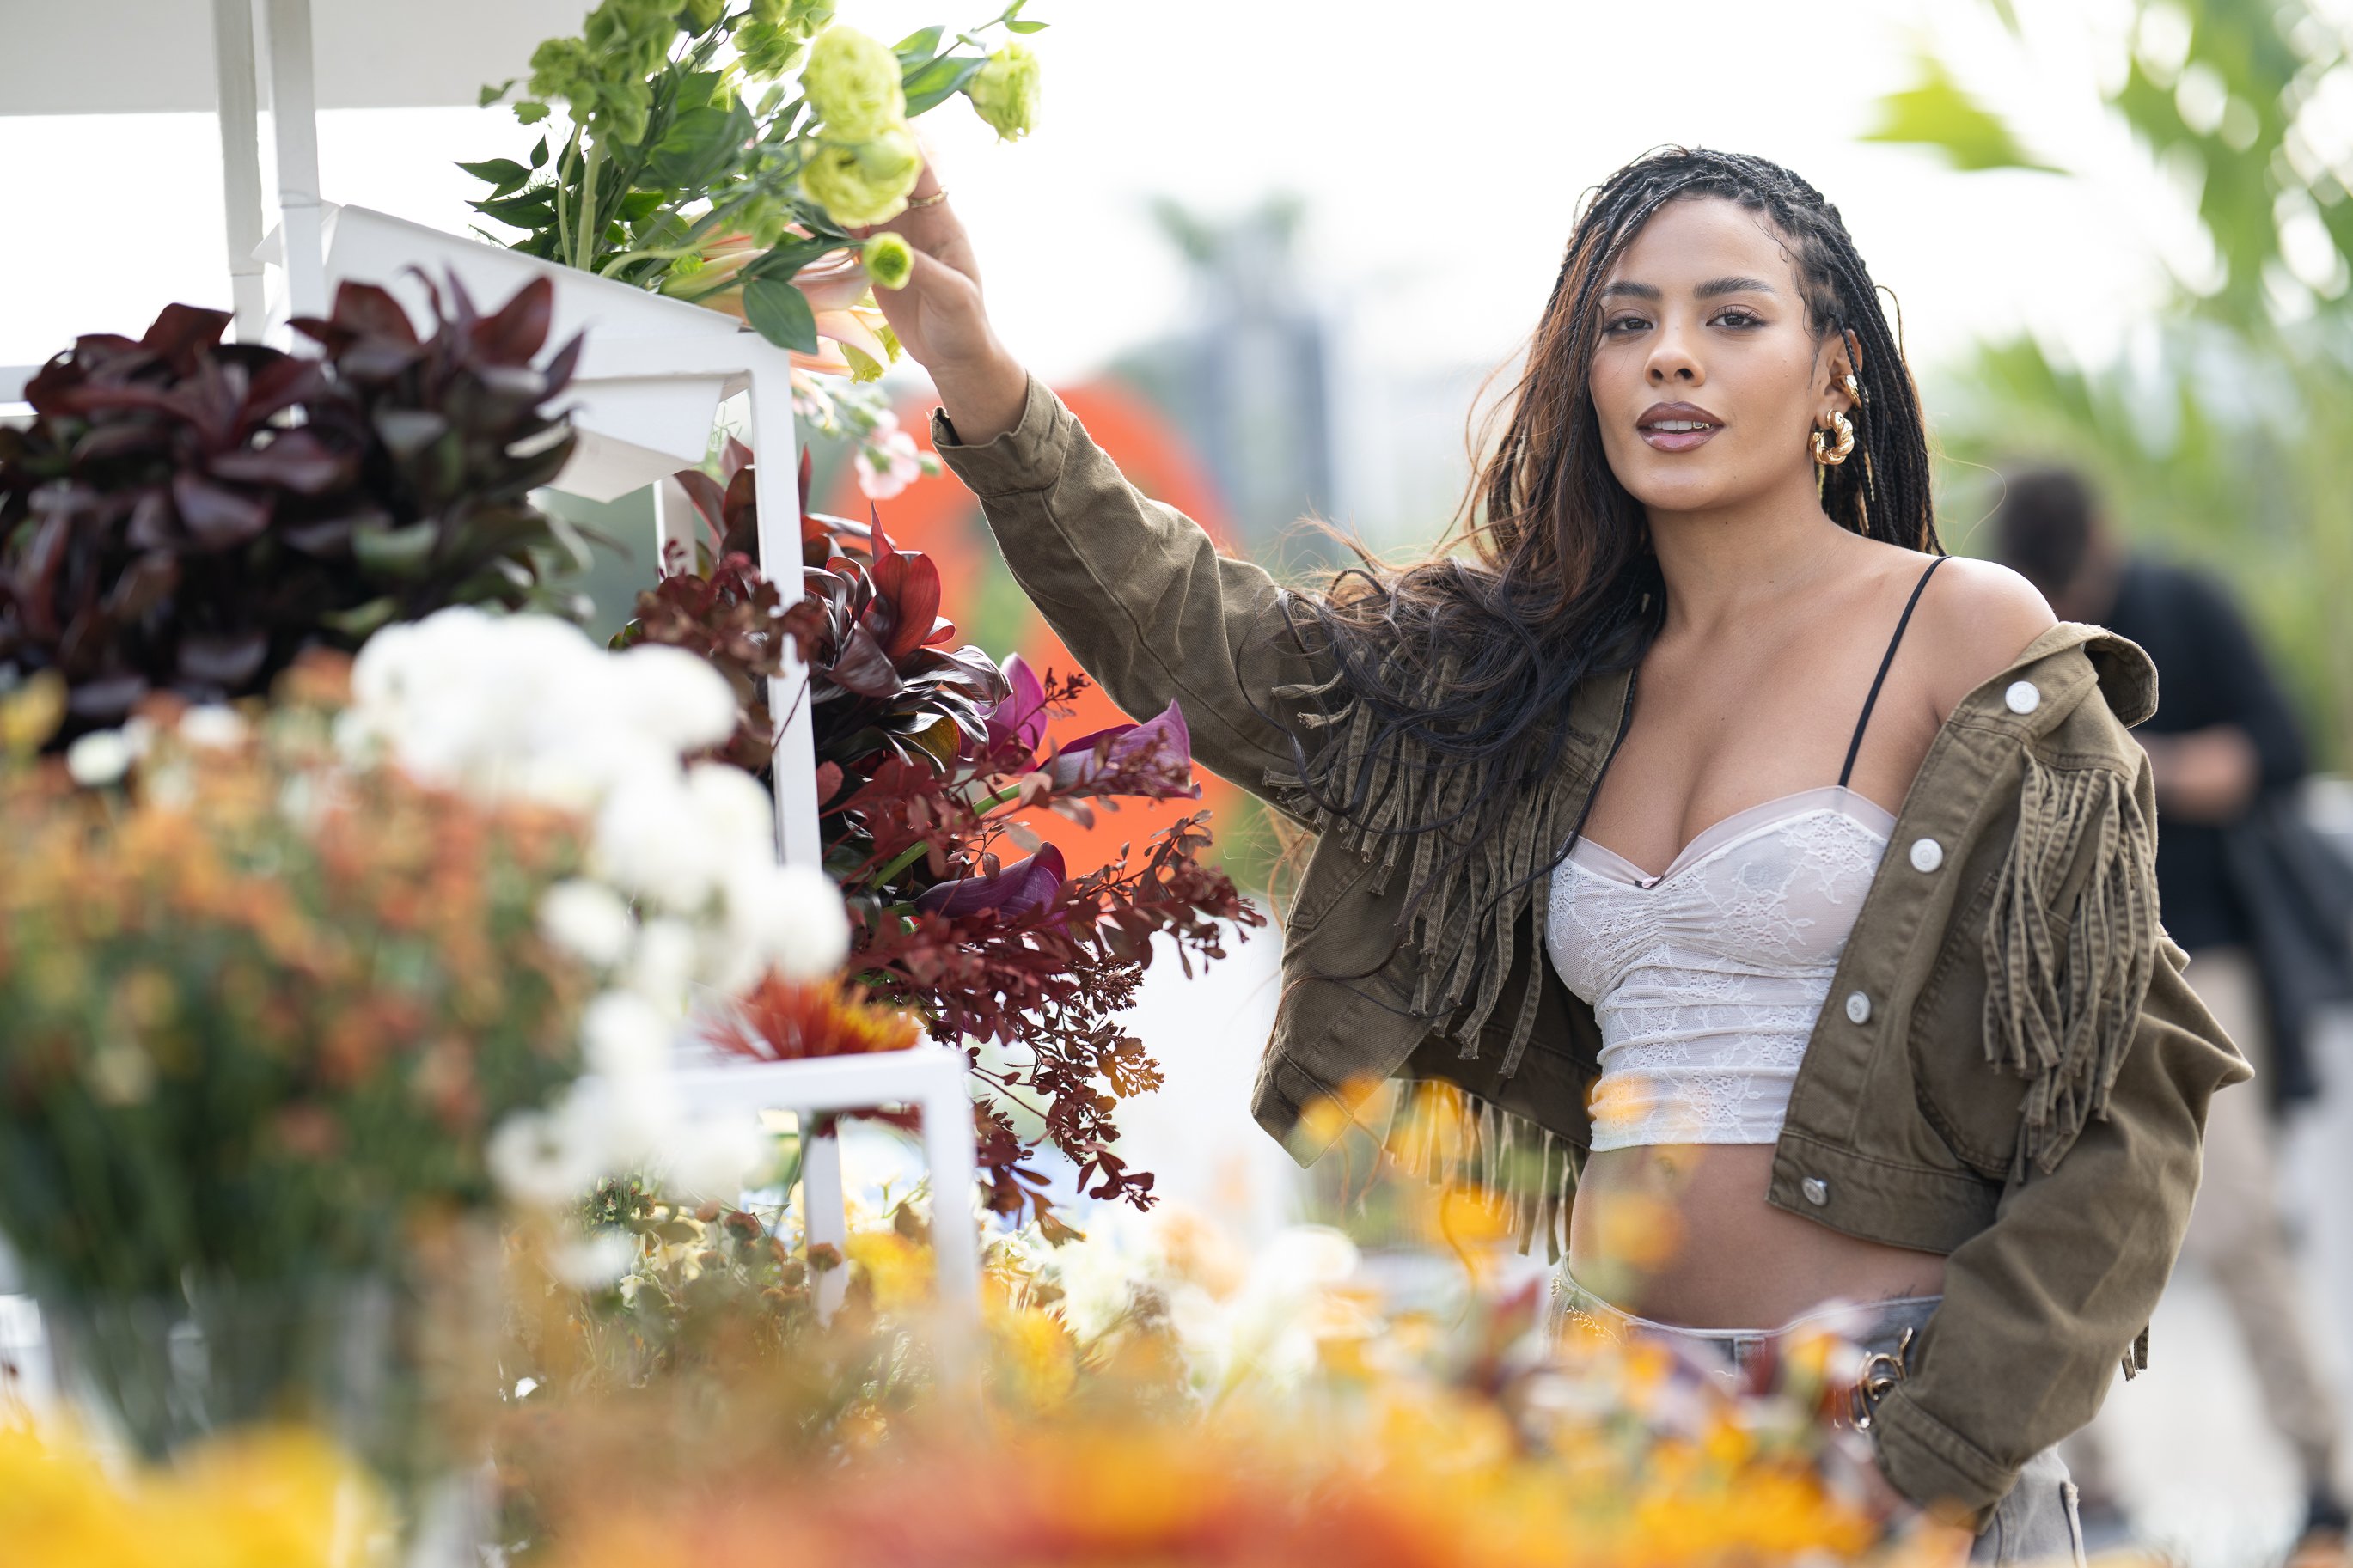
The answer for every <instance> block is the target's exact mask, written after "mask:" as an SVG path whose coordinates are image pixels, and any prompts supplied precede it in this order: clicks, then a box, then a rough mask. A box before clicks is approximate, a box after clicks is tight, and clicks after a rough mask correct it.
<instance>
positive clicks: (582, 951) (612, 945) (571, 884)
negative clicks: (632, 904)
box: [539, 877, 637, 969]
mask: <svg viewBox="0 0 2353 1568" xmlns="http://www.w3.org/2000/svg"><path fill="white" fill-rule="evenodd" d="M539 929H540V931H541V933H542V934H543V935H544V936H545V937H546V938H547V940H548V941H550V942H554V944H555V945H556V946H558V947H560V948H562V949H564V950H565V952H569V953H572V954H574V955H575V957H578V958H581V959H585V960H586V961H587V962H588V963H593V964H595V965H596V966H597V967H598V968H600V969H609V968H611V967H612V966H613V965H615V964H617V963H620V962H621V960H622V959H624V958H626V957H628V952H629V939H630V937H631V936H632V935H633V934H634V933H635V932H636V931H637V922H636V921H633V920H631V919H630V918H629V906H628V904H626V903H624V902H622V901H621V896H620V895H619V894H618V893H616V892H614V891H613V889H610V888H608V887H607V886H606V885H605V884H604V883H602V882H596V881H591V880H589V879H587V878H585V877H574V878H571V879H567V880H565V881H562V882H558V883H556V884H555V886H554V887H552V888H550V889H547V891H546V892H545V893H543V894H542V895H541V896H540V900H539Z"/></svg>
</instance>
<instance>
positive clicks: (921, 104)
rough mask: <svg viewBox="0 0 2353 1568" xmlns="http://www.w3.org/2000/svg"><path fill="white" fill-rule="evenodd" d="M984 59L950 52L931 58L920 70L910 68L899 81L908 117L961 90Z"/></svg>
mask: <svg viewBox="0 0 2353 1568" xmlns="http://www.w3.org/2000/svg"><path fill="white" fill-rule="evenodd" d="M987 63H988V62H987V60H978V59H973V58H970V57H958V56H955V55H949V56H947V57H945V58H941V59H936V60H934V61H933V62H932V63H931V64H930V65H927V66H925V67H923V68H922V69H921V70H914V71H910V72H908V73H907V76H906V79H905V80H904V81H903V82H902V89H903V90H904V91H905V92H906V94H907V117H908V118H909V119H911V120H912V119H913V118H914V117H915V116H916V115H918V114H921V113H923V110H927V109H933V108H936V107H937V106H938V105H940V104H943V103H945V102H946V101H947V100H949V99H951V98H954V97H955V95H956V94H957V93H959V92H961V91H963V90H964V84H965V83H966V82H968V81H970V80H971V79H973V78H974V77H975V76H976V75H977V74H978V73H979V70H980V68H981V67H982V66H984V65H987Z"/></svg>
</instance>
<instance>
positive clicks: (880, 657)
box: [828, 626, 899, 697]
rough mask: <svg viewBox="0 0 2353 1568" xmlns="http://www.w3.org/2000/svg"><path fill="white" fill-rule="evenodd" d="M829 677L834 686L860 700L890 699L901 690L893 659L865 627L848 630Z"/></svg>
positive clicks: (853, 627)
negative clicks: (866, 698) (861, 698)
mask: <svg viewBox="0 0 2353 1568" xmlns="http://www.w3.org/2000/svg"><path fill="white" fill-rule="evenodd" d="M828 674H830V675H831V676H832V677H833V681H834V684H835V685H837V686H839V687H840V688H841V689H843V690H845V691H848V692H851V693H853V694H854V695H856V696H860V697H888V696H889V695H891V693H892V692H893V691H896V690H897V689H899V671H898V670H897V669H896V668H894V667H893V666H892V663H891V656H890V655H889V654H888V653H885V652H884V651H883V649H882V645H881V643H879V642H877V641H875V639H874V634H873V633H871V632H870V631H868V630H867V629H866V628H865V627H864V626H852V627H850V628H849V636H848V637H844V638H843V639H842V642H841V651H840V652H839V653H838V654H836V655H835V656H834V659H833V668H832V669H831V670H829V671H828Z"/></svg>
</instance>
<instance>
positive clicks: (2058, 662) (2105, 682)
mask: <svg viewBox="0 0 2353 1568" xmlns="http://www.w3.org/2000/svg"><path fill="white" fill-rule="evenodd" d="M2020 680H2030V681H2032V682H2033V683H2034V684H2035V685H2036V686H2037V687H2039V688H2040V689H2041V691H2042V697H2043V698H2044V699H2045V700H2051V701H2050V703H2049V705H2050V707H2051V709H2052V711H2051V713H2050V714H2049V719H2050V720H2051V721H2056V720H2057V718H2058V717H2059V715H2060V714H2062V713H2064V712H2067V711H2069V710H2072V709H2073V708H2074V706H2075V705H2076V704H2077V703H2078V702H2081V701H2082V700H2084V698H2085V697H2087V696H2089V695H2090V694H2091V692H2092V690H2093V689H2094V688H2096V689H2098V691H2099V693H2100V695H2101V697H2103V698H2104V699H2105V700H2106V701H2107V705H2108V710H2109V711H2111V712H2113V713H2114V714H2115V715H2116V719H2117V721H2119V722H2120V723H2122V724H2123V725H2124V726H2125V727H2126V729H2130V728H2131V727H2132V726H2133V725H2135V724H2138V723H2141V722H2142V721H2145V720H2147V718H2148V716H2149V715H2150V714H2152V713H2154V712H2156V711H2157V666H2156V664H2155V663H2154V662H2152V661H2151V660H2150V658H2149V657H2148V655H2147V654H2146V653H2144V652H2142V651H2141V647H2140V645H2139V644H2138V643H2136V642H2132V641H2129V640H2128V639H2126V638H2124V637H2118V636H2116V633H2114V632H2112V631H2109V630H2108V629H2107V628H2105V626H2086V625H2084V623H2083V622H2081V621H2061V622H2060V623H2059V624H2058V625H2057V626H2052V628H2051V629H2050V630H2049V631H2047V632H2044V633H2043V634H2042V636H2041V637H2036V638H2035V639H2034V640H2033V641H2032V642H2031V643H2029V644H2027V645H2026V647H2025V649H2024V650H2023V651H2022V652H2021V653H2020V654H2019V656H2018V657H2017V658H2014V659H2012V660H2011V661H2010V667H2009V668H2006V669H2004V670H2003V671H2002V672H2001V673H2000V675H1997V676H1995V677H1994V678H1993V679H1990V680H1989V681H1987V682H1985V683H1984V684H1983V685H1981V686H1979V687H1978V689H1976V690H1974V691H1972V692H1970V693H1969V694H1968V696H1967V697H1965V698H1963V699H1962V700H1961V701H1960V705H1959V706H1958V707H1957V708H1956V709H1955V710H1954V712H1955V714H1956V715H1958V714H1960V713H1964V712H1972V711H1976V712H1983V713H2000V712H2001V711H2003V710H2004V709H2005V696H2006V694H2007V693H2008V691H2009V689H2010V687H2011V686H2012V685H2013V684H2015V683H2016V682H2018V681H2020ZM2054 699H2055V700H2054Z"/></svg>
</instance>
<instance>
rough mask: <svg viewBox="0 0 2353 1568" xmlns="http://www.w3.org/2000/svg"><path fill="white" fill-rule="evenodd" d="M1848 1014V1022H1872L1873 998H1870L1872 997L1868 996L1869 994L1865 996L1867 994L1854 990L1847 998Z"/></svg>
mask: <svg viewBox="0 0 2353 1568" xmlns="http://www.w3.org/2000/svg"><path fill="white" fill-rule="evenodd" d="M1846 1016H1847V1020H1848V1022H1850V1023H1855V1024H1868V1023H1870V1022H1871V998H1870V997H1868V996H1865V995H1864V994H1862V992H1860V991H1856V992H1853V993H1852V994H1849V995H1848V997H1847V999H1846Z"/></svg>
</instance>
